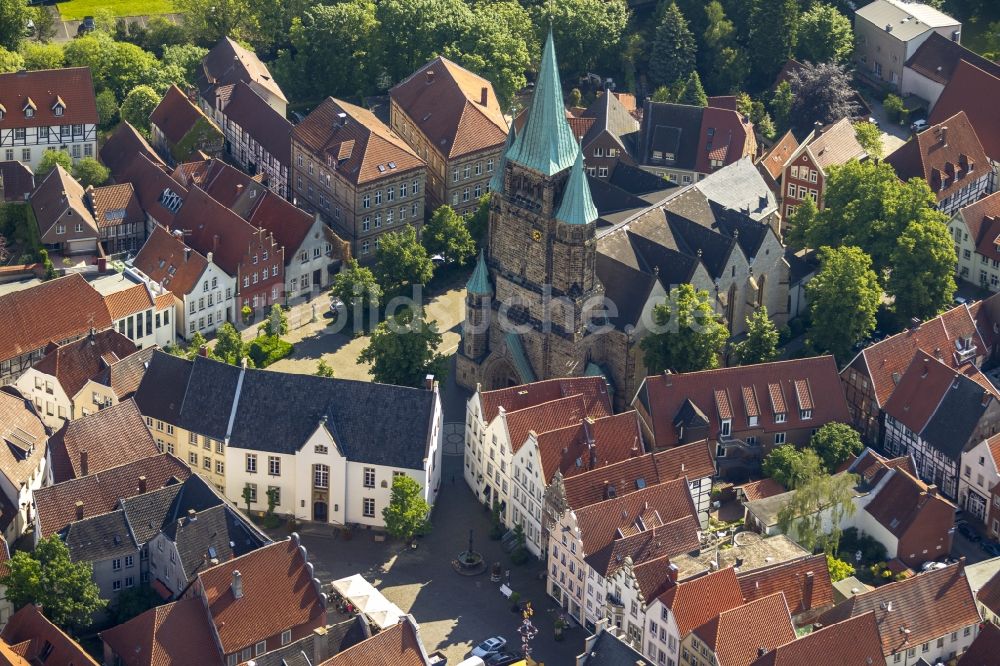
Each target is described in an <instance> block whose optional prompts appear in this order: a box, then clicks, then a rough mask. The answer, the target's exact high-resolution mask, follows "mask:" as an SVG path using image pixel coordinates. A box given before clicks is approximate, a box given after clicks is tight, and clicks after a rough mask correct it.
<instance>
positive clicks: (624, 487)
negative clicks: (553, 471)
mask: <svg viewBox="0 0 1000 666" xmlns="http://www.w3.org/2000/svg"><path fill="white" fill-rule="evenodd" d="M714 475H715V462H714V461H713V459H712V448H711V446H710V445H709V444H708V442H707V441H701V442H693V443H691V444H685V445H684V446H677V447H674V448H671V449H667V450H665V451H659V452H657V453H647V454H645V455H643V456H638V457H634V458H629V459H628V460H625V461H622V462H619V463H615V464H612V465H608V466H606V467H600V468H598V469H595V470H592V471H589V472H584V473H583V474H577V475H575V476H571V477H569V478H567V479H566V480H565V481H564V482H563V489H564V491H565V493H566V501H567V503H568V504H569V506H570V507H571V508H573V509H581V508H583V507H585V506H589V505H591V504H595V503H597V502H602V501H604V500H606V499H608V497H609V492H614V496H615V497H623V496H625V495H627V494H629V493H632V492H636V491H637V490H641V489H642V487H647V486H653V485H656V484H659V483H662V482H664V481H671V480H673V479H678V478H688V479H701V478H704V477H706V476H714ZM611 488H613V489H614V490H613V491H611V490H609V489H611Z"/></svg>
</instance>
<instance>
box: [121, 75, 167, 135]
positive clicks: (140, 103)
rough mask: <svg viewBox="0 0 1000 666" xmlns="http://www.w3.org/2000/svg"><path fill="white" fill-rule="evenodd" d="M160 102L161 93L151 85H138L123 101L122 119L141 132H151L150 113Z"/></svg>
mask: <svg viewBox="0 0 1000 666" xmlns="http://www.w3.org/2000/svg"><path fill="white" fill-rule="evenodd" d="M159 103H160V95H159V94H158V93H157V92H156V91H155V90H153V89H152V88H150V87H149V86H138V87H136V88H133V89H132V91H131V92H130V93H129V94H128V95H126V97H125V101H124V102H122V107H121V114H122V120H124V121H127V122H128V123H129V124H131V125H132V126H133V127H135V128H136V129H138V130H139V131H140V132H143V133H147V134H148V133H149V115H150V114H151V113H153V109H155V108H156V107H157V105H158V104H159Z"/></svg>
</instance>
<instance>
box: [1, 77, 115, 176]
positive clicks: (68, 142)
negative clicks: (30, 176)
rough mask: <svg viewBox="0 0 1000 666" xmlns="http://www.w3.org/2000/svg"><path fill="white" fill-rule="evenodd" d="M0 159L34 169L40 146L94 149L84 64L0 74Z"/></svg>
mask: <svg viewBox="0 0 1000 666" xmlns="http://www.w3.org/2000/svg"><path fill="white" fill-rule="evenodd" d="M0 91H2V92H0V159H3V160H4V161H8V162H11V161H14V160H17V161H19V162H23V163H24V164H26V165H28V167H29V168H30V169H31V170H32V171H34V170H35V168H36V167H37V166H38V164H39V162H41V159H42V155H43V154H44V153H45V151H46V150H62V151H64V152H66V153H68V154H69V155H70V157H72V158H73V161H74V162H75V161H76V160H78V159H80V158H81V157H94V156H95V155H96V154H97V123H98V117H97V101H96V98H95V95H94V82H93V79H92V78H91V75H90V68H89V67H65V68H62V69H44V70H36V71H31V72H29V71H25V70H23V69H22V70H20V71H18V72H10V73H6V74H0Z"/></svg>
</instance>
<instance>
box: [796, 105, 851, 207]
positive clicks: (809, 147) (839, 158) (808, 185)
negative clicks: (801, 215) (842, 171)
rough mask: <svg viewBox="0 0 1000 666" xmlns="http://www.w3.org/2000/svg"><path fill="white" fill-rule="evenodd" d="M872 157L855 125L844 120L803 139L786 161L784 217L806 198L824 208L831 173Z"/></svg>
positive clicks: (819, 129)
mask: <svg viewBox="0 0 1000 666" xmlns="http://www.w3.org/2000/svg"><path fill="white" fill-rule="evenodd" d="M867 157H868V153H866V152H865V149H864V148H862V147H861V144H860V143H858V140H857V138H856V137H855V135H854V125H852V124H851V121H850V119H849V118H842V119H841V120H838V121H837V122H835V123H833V124H831V125H827V126H826V127H817V128H816V129H815V130H813V131H812V132H810V134H809V136H807V137H806V138H805V139H803V141H802V143H800V144H799V146H798V148H797V149H796V150H795V151H794V152H793V153H792V154H791V156H790V157H789V158H788V159H787V160H786V161H785V165H784V168H783V170H782V175H781V197H780V198H781V214H782V217H783V219H785V220H787V219H788V218H789V217H791V216H792V214H793V213H795V210H796V209H797V208H798V207H799V206H800V205H801V204H802V202H803V201H805V200H806V198H807V197H808V198H810V199H812V200H813V202H814V203H815V204H816V208H817V209H820V210H822V208H823V204H824V201H823V193H824V191H825V190H826V179H827V176H828V174H827V172H826V170H827V169H829V168H830V167H831V166H840V165H842V164H846V163H847V162H849V161H850V160H859V161H860V160H863V159H866V158H867Z"/></svg>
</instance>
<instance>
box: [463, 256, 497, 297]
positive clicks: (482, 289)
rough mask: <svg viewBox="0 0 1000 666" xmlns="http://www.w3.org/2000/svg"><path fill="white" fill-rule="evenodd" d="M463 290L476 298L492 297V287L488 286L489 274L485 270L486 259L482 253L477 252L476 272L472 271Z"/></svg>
mask: <svg viewBox="0 0 1000 666" xmlns="http://www.w3.org/2000/svg"><path fill="white" fill-rule="evenodd" d="M465 289H466V291H468V292H469V293H470V294H476V295H477V296H492V295H493V287H491V286H490V272H489V271H488V270H486V259H485V258H484V257H483V251H482V250H480V251H479V260H478V261H477V262H476V270H474V271H472V277H470V278H469V281H468V282H466V283H465Z"/></svg>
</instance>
